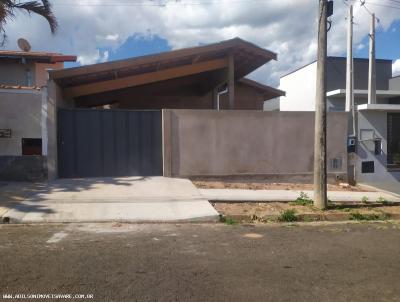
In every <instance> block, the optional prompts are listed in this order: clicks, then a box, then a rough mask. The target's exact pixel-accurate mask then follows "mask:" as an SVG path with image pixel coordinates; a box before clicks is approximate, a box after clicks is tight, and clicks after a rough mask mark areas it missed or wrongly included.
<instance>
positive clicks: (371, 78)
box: [368, 14, 376, 104]
mask: <svg viewBox="0 0 400 302" xmlns="http://www.w3.org/2000/svg"><path fill="white" fill-rule="evenodd" d="M368 104H376V74H375V14H372V18H371V29H370V33H369V71H368Z"/></svg>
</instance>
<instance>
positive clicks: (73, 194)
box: [1, 177, 218, 223]
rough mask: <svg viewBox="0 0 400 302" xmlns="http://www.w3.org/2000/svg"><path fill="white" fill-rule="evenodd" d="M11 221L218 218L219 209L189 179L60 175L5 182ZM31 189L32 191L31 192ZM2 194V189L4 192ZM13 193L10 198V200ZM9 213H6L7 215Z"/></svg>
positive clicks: (133, 220) (130, 220)
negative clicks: (42, 181) (26, 183)
mask: <svg viewBox="0 0 400 302" xmlns="http://www.w3.org/2000/svg"><path fill="white" fill-rule="evenodd" d="M3 188H4V189H5V190H4V191H5V192H7V188H9V191H11V194H9V195H7V196H8V197H7V196H2V198H1V199H2V200H3V203H6V204H7V206H8V208H10V210H9V211H8V212H6V213H5V214H3V218H4V217H8V219H9V220H10V222H23V223H31V222H104V221H127V222H145V221H149V222H150V221H151V222H154V221H185V220H189V221H210V220H211V221H216V220H217V219H218V213H217V212H216V211H215V210H214V208H213V207H212V206H211V205H210V203H209V202H208V201H207V200H206V199H204V198H203V197H202V196H201V195H200V194H199V192H198V190H197V189H196V187H195V186H194V185H193V184H192V183H191V181H190V180H187V179H179V178H166V177H121V178H85V179H59V180H56V181H53V182H50V183H48V184H44V185H41V186H36V187H35V186H34V185H33V188H32V189H31V190H30V191H29V190H28V192H26V191H27V189H26V187H25V186H24V184H16V183H13V184H9V185H7V186H5V187H4V186H3ZM29 193H31V194H29ZM3 195H4V194H3ZM19 195H21V196H22V197H20V198H19V199H18V198H15V196H19ZM11 199H12V200H11ZM6 219H7V218H6Z"/></svg>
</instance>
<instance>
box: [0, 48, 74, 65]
mask: <svg viewBox="0 0 400 302" xmlns="http://www.w3.org/2000/svg"><path fill="white" fill-rule="evenodd" d="M22 58H24V59H27V60H32V61H37V62H42V63H56V62H75V61H76V56H72V55H64V54H61V53H56V52H38V51H14V50H0V60H10V59H11V60H12V59H22Z"/></svg>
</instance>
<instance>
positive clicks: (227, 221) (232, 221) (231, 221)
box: [220, 215, 237, 225]
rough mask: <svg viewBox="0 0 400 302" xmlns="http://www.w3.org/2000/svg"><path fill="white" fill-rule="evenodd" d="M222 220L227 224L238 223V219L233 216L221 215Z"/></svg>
mask: <svg viewBox="0 0 400 302" xmlns="http://www.w3.org/2000/svg"><path fill="white" fill-rule="evenodd" d="M220 221H221V222H223V223H225V224H227V225H235V224H237V221H236V220H235V219H233V218H231V217H226V216H222V215H221V216H220Z"/></svg>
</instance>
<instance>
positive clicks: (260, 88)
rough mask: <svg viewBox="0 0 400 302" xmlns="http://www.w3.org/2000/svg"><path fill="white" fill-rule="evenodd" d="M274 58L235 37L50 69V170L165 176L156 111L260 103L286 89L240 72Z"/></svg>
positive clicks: (233, 107)
mask: <svg viewBox="0 0 400 302" xmlns="http://www.w3.org/2000/svg"><path fill="white" fill-rule="evenodd" d="M273 59H276V54H275V53H273V52H270V51H268V50H266V49H263V48H261V47H258V46H256V45H254V44H251V43H249V42H246V41H243V40H241V39H239V38H235V39H231V40H227V41H223V42H220V43H215V44H210V45H205V46H198V47H193V48H187V49H181V50H175V51H170V52H165V53H161V54H155V55H149V56H143V57H137V58H130V59H126V60H120V61H113V62H107V63H101V64H94V65H89V66H82V67H76V68H69V69H63V70H55V71H51V72H50V81H49V106H51V109H52V110H53V112H51V110H49V113H48V114H49V118H48V121H49V122H48V126H49V133H48V137H49V154H48V157H49V158H48V161H49V170H50V169H52V168H53V170H54V176H60V177H93V176H135V175H163V159H162V154H163V150H162V149H163V126H162V124H163V123H162V113H161V110H162V109H231V110H236V109H255V110H261V109H262V104H263V101H265V100H267V99H270V98H274V97H277V96H280V95H282V94H283V92H282V91H280V90H277V89H274V88H272V87H269V86H265V85H261V84H259V83H256V82H254V81H251V80H248V79H244V77H245V76H246V75H247V74H249V73H251V72H252V71H254V70H255V69H257V68H258V67H260V66H262V65H264V64H265V63H267V62H269V61H270V60H273ZM223 91H227V93H225V94H222V92H223ZM221 94H222V95H221ZM51 128H53V129H51ZM57 170H58V171H57Z"/></svg>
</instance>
